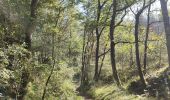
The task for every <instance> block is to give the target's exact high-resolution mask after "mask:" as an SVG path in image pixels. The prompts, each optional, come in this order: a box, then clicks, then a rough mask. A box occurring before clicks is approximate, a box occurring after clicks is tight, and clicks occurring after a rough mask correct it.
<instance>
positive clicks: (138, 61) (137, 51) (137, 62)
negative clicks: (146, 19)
mask: <svg viewBox="0 0 170 100" xmlns="http://www.w3.org/2000/svg"><path fill="white" fill-rule="evenodd" d="M139 17H140V14H137V15H136V16H135V20H136V21H135V53H136V65H137V68H138V72H139V77H140V80H141V82H142V84H143V85H144V86H146V82H145V79H144V76H143V72H142V68H141V64H140V55H139V39H138V38H139V37H138V35H139Z"/></svg>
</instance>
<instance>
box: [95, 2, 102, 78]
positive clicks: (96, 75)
mask: <svg viewBox="0 0 170 100" xmlns="http://www.w3.org/2000/svg"><path fill="white" fill-rule="evenodd" d="M100 14H101V7H100V0H98V6H97V20H96V23H97V26H96V55H95V57H96V58H95V73H94V80H95V81H98V72H99V49H100V47H99V46H100V34H99V26H98V24H99V20H100Z"/></svg>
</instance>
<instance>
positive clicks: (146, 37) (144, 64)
mask: <svg viewBox="0 0 170 100" xmlns="http://www.w3.org/2000/svg"><path fill="white" fill-rule="evenodd" d="M150 9H151V5H150V6H149V8H148V16H147V27H146V35H145V43H144V59H143V67H144V73H146V65H147V49H148V37H149V28H150V27H149V26H150V25H149V24H150V23H149V22H150Z"/></svg>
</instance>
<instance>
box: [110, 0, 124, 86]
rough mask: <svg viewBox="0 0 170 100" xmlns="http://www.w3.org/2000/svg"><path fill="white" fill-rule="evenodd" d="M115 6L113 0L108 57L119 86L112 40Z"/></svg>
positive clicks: (114, 0) (115, 2)
mask: <svg viewBox="0 0 170 100" xmlns="http://www.w3.org/2000/svg"><path fill="white" fill-rule="evenodd" d="M116 6H117V1H116V0H113V11H112V18H111V22H110V58H111V65H112V72H113V77H114V79H115V81H116V83H117V85H118V86H120V85H121V83H120V79H119V76H118V73H117V68H116V61H115V42H114V31H115V20H116Z"/></svg>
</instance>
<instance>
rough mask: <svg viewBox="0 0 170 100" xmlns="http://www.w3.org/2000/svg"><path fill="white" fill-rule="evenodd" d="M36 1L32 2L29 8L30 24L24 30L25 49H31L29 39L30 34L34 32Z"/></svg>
mask: <svg viewBox="0 0 170 100" xmlns="http://www.w3.org/2000/svg"><path fill="white" fill-rule="evenodd" d="M37 4H38V0H32V1H31V6H30V19H29V20H30V22H29V23H28V26H27V27H26V30H25V43H26V48H27V49H31V40H32V39H31V38H32V33H33V32H34V31H35V27H36V26H35V19H36V9H37Z"/></svg>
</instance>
